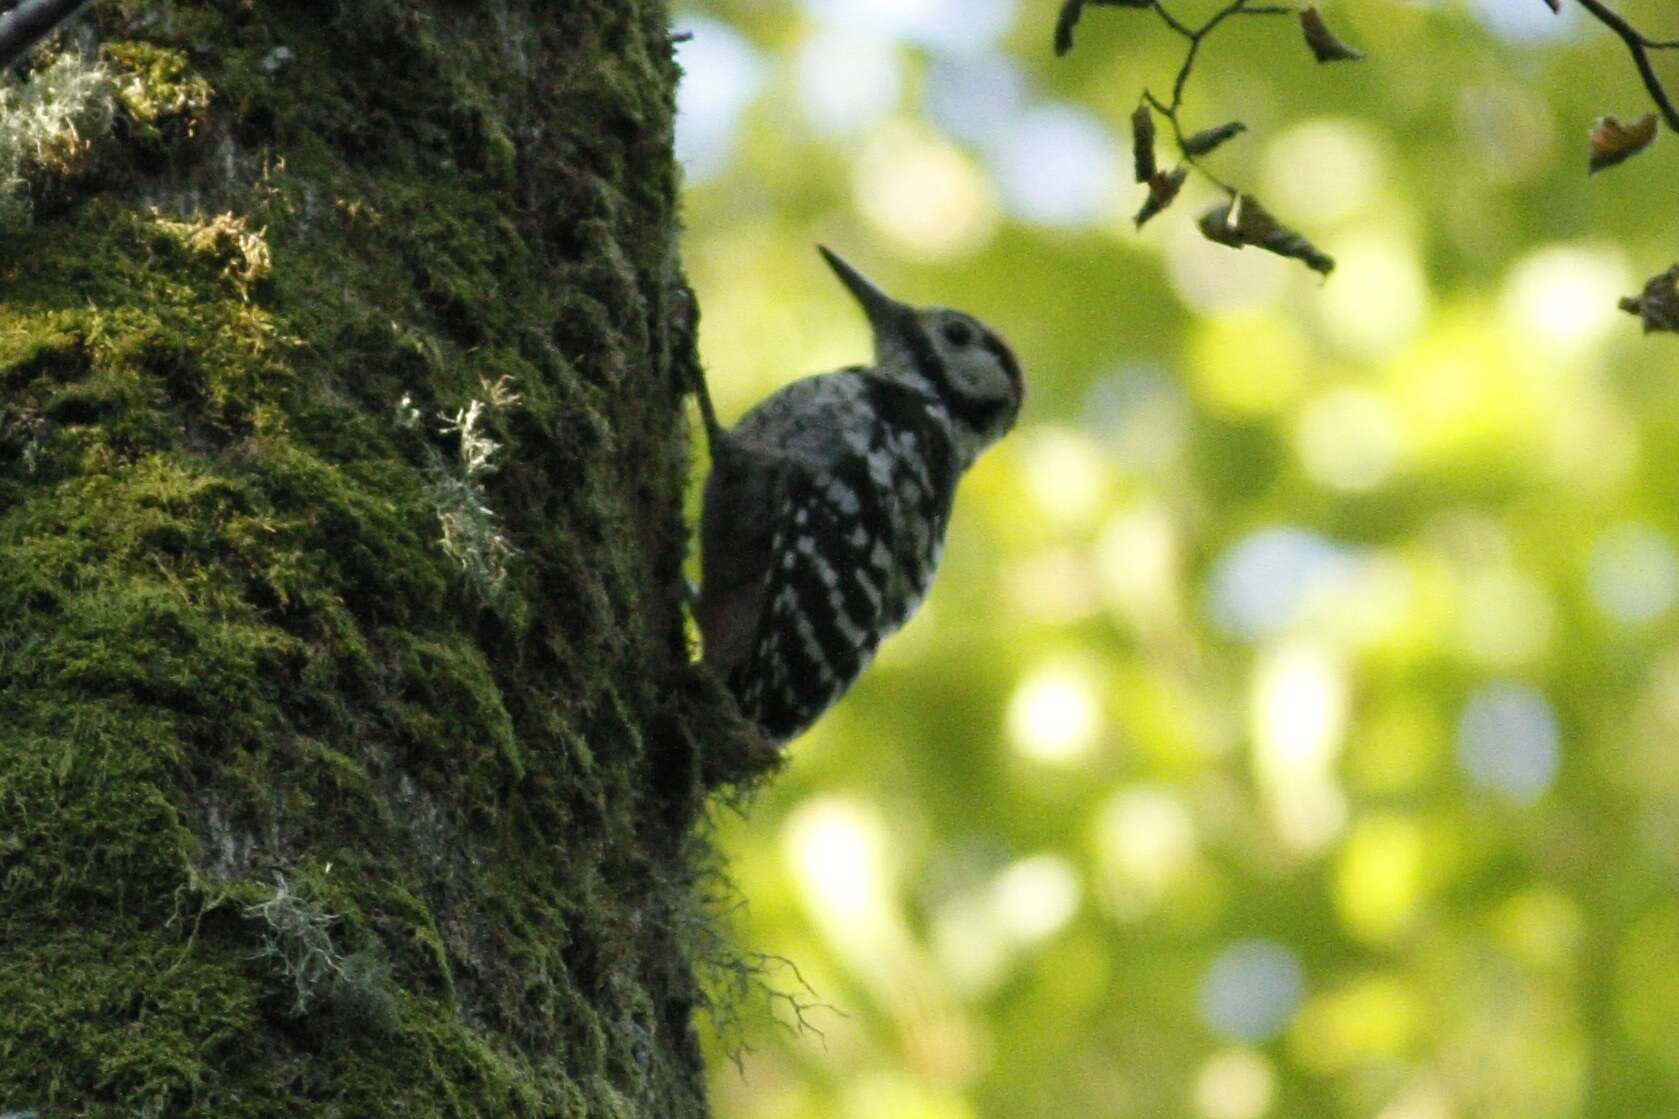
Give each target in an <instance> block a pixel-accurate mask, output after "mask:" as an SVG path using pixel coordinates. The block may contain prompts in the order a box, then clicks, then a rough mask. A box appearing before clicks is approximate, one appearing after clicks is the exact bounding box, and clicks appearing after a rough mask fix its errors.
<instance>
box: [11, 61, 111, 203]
mask: <svg viewBox="0 0 1679 1119" xmlns="http://www.w3.org/2000/svg"><path fill="white" fill-rule="evenodd" d="M110 86H111V80H110V74H109V73H108V72H107V71H106V70H105V68H104V67H103V66H100V65H99V64H98V63H89V62H86V61H84V60H83V59H82V58H81V57H80V56H79V55H76V54H65V55H61V56H60V57H58V58H57V59H54V60H53V61H51V62H49V63H47V64H46V65H44V66H42V67H40V68H39V69H37V70H36V71H35V72H34V73H33V74H31V75H30V76H29V78H28V79H27V80H24V81H12V80H9V79H8V78H7V77H6V76H5V75H0V233H8V232H13V231H15V230H18V229H21V228H22V227H23V226H25V225H27V224H28V223H29V219H30V217H31V215H32V214H33V211H34V204H33V200H32V199H31V198H30V193H29V191H30V179H31V178H32V177H40V176H49V177H50V176H56V177H59V178H68V177H70V176H72V175H74V174H76V173H77V172H78V171H79V170H81V169H82V168H83V167H84V166H85V165H86V163H87V162H88V158H89V155H90V153H91V152H92V150H93V142H94V140H95V139H96V138H98V137H100V136H102V135H104V133H105V131H106V129H108V128H109V127H110V125H111V88H110Z"/></svg>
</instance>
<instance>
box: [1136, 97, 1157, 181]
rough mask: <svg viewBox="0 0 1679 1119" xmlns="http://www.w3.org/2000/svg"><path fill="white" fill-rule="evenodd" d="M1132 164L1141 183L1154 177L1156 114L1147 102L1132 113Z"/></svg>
mask: <svg viewBox="0 0 1679 1119" xmlns="http://www.w3.org/2000/svg"><path fill="white" fill-rule="evenodd" d="M1131 164H1132V168H1133V169H1134V170H1135V171H1136V174H1137V181H1138V182H1139V183H1146V182H1148V181H1149V180H1150V179H1152V178H1154V174H1155V170H1156V168H1155V165H1154V114H1153V113H1151V112H1149V107H1148V103H1147V102H1144V103H1143V104H1141V105H1138V106H1137V111H1136V112H1134V113H1132V114H1131Z"/></svg>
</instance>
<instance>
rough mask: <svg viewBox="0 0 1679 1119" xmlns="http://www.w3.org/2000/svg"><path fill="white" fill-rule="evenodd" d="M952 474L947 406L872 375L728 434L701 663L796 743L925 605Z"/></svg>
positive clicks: (829, 385)
mask: <svg viewBox="0 0 1679 1119" xmlns="http://www.w3.org/2000/svg"><path fill="white" fill-rule="evenodd" d="M957 471H958V466H957V463H956V459H955V452H954V448H953V446H952V444H951V439H950V436H949V433H948V417H945V416H944V415H943V413H942V411H941V410H940V408H939V406H938V404H937V402H935V401H933V400H931V399H929V398H928V397H926V396H925V395H923V394H921V393H918V392H915V391H914V390H912V389H909V388H906V387H905V386H903V385H902V384H899V383H896V382H894V381H892V380H891V379H889V378H886V377H883V376H880V375H879V374H877V373H875V372H874V371H872V370H865V369H847V370H840V371H838V372H835V373H827V374H821V375H818V376H815V377H808V378H805V379H804V380H801V381H797V382H795V383H793V384H791V385H789V386H787V387H786V388H784V389H782V390H781V391H779V392H777V393H775V394H773V395H771V396H770V397H769V398H767V399H766V400H764V401H763V402H762V403H760V404H759V405H758V406H757V407H755V408H754V409H753V410H752V411H751V412H749V413H748V414H747V415H746V416H745V417H744V418H743V419H742V420H741V422H740V424H739V425H737V426H736V427H735V429H734V430H733V431H731V432H729V433H728V435H727V437H726V439H725V442H724V446H723V447H722V448H721V449H720V451H719V452H718V455H717V460H716V462H715V463H714V464H713V469H712V475H711V478H710V480H709V481H708V483H707V485H706V493H705V505H704V510H703V514H702V547H703V549H704V552H703V566H704V584H703V586H704V590H703V592H702V596H701V600H700V607H699V621H700V626H701V629H702V631H703V633H704V636H705V642H706V659H707V660H708V661H709V662H710V663H711V664H712V665H713V667H715V668H716V669H717V670H718V671H719V672H721V673H722V674H723V675H724V676H725V678H726V679H727V680H728V681H729V683H730V686H731V688H732V690H734V692H735V694H736V697H737V698H738V699H739V700H740V702H741V705H742V708H743V709H744V710H745V712H746V713H747V714H748V715H749V716H751V717H753V718H754V719H756V721H757V722H758V723H759V724H760V725H761V726H763V727H764V729H765V730H766V731H767V732H769V733H770V734H771V735H773V736H775V737H778V738H787V737H791V736H793V735H795V734H797V733H798V732H799V731H801V730H803V729H804V728H805V727H806V726H808V725H809V724H810V723H811V722H813V721H814V720H815V719H816V718H817V717H818V716H819V715H820V714H821V713H822V712H823V711H825V710H826V709H827V708H828V707H829V706H831V705H832V704H833V703H834V701H836V700H837V699H839V697H840V696H841V695H843V694H844V692H845V690H846V689H847V688H848V687H849V686H850V685H851V683H852V682H853V681H854V680H855V679H856V678H857V676H858V675H859V674H860V673H861V672H862V670H863V668H864V667H865V666H866V665H867V664H868V662H869V660H870V659H871V658H872V657H873V655H874V651H875V649H876V647H877V646H878V645H879V643H880V641H881V639H882V638H884V637H885V636H887V635H888V634H890V633H892V632H893V631H895V630H896V629H898V627H900V626H901V625H903V623H904V622H905V621H906V620H907V619H908V618H909V616H910V614H911V613H913V611H914V610H915V608H916V607H917V606H918V605H919V604H920V601H921V599H922V597H923V596H924V595H925V593H926V590H927V587H928V585H929V584H930V582H931V581H932V577H933V572H934V569H935V568H936V567H937V564H938V559H939V552H940V549H941V548H942V544H943V537H944V528H945V523H946V521H947V520H948V518H949V513H950V504H951V499H952V496H953V494H954V490H955V483H956V474H957Z"/></svg>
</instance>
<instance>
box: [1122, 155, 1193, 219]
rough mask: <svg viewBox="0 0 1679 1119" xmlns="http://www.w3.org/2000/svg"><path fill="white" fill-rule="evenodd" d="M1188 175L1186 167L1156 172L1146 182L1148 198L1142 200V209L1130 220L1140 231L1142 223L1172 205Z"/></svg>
mask: <svg viewBox="0 0 1679 1119" xmlns="http://www.w3.org/2000/svg"><path fill="white" fill-rule="evenodd" d="M1188 175H1189V169H1188V168H1187V167H1174V168H1172V170H1170V171H1156V172H1155V173H1154V175H1153V176H1151V177H1150V178H1149V181H1148V197H1147V198H1145V199H1143V208H1142V209H1140V210H1138V211H1137V216H1136V217H1135V218H1134V219H1132V220H1134V221H1135V222H1136V223H1137V228H1138V229H1141V228H1142V227H1143V223H1144V222H1146V221H1148V220H1149V219H1150V218H1152V217H1153V216H1154V215H1156V214H1158V213H1159V212H1160V211H1162V210H1164V209H1165V208H1166V207H1168V206H1170V205H1171V204H1172V200H1173V199H1174V198H1176V197H1177V196H1178V191H1179V190H1180V189H1182V187H1183V181H1184V179H1185V178H1187V177H1188Z"/></svg>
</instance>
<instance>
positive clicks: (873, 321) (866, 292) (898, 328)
mask: <svg viewBox="0 0 1679 1119" xmlns="http://www.w3.org/2000/svg"><path fill="white" fill-rule="evenodd" d="M816 251H817V252H819V253H821V254H822V259H823V260H825V261H827V262H828V267H829V268H832V269H833V270H834V274H835V275H837V276H838V277H839V278H840V282H841V283H843V284H844V285H845V286H846V288H847V290H849V291H850V292H851V296H852V298H853V299H855V300H857V302H858V303H859V304H861V305H862V307H863V313H864V314H865V315H867V316H868V317H869V326H871V327H872V328H874V332H875V335H876V336H877V337H879V336H882V335H896V334H901V333H902V332H903V330H904V329H905V327H906V326H907V325H908V323H909V321H910V320H911V319H913V318H914V317H915V308H913V307H911V306H910V305H909V304H908V303H899V302H898V301H897V300H896V299H893V298H892V297H891V296H890V295H887V294H886V293H885V292H884V291H881V290H880V288H879V287H878V286H877V285H876V284H875V282H874V281H873V280H871V279H869V278H868V277H867V276H865V275H863V274H862V273H861V272H859V271H857V269H855V268H853V267H851V265H849V264H847V263H846V262H845V261H844V260H842V259H840V256H839V254H838V253H835V252H832V251H830V250H829V249H828V247H827V246H826V245H818V246H816Z"/></svg>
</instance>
